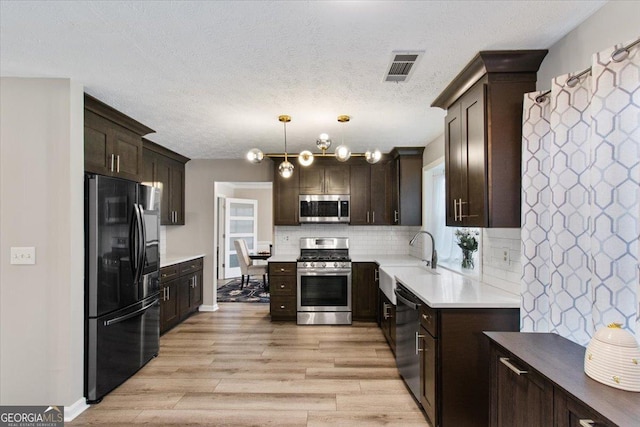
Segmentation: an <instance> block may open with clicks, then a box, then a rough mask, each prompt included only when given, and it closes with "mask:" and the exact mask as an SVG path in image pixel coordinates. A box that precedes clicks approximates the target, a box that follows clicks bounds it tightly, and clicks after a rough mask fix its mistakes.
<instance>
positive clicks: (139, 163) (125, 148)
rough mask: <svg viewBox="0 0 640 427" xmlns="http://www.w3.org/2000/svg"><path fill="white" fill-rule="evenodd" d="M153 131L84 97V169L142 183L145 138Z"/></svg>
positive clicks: (95, 100) (96, 101) (102, 104)
mask: <svg viewBox="0 0 640 427" xmlns="http://www.w3.org/2000/svg"><path fill="white" fill-rule="evenodd" d="M153 132H154V130H153V129H150V128H148V127H147V126H145V125H143V124H142V123H139V122H137V121H136V120H134V119H132V118H131V117H129V116H127V115H125V114H122V113H121V112H119V111H117V110H116V109H114V108H112V107H110V106H108V105H107V104H105V103H103V102H102V101H99V100H98V99H96V98H94V97H92V96H91V95H88V94H86V93H85V94H84V169H85V171H86V172H93V173H97V174H100V175H107V176H115V177H118V178H125V179H130V180H132V181H137V182H140V181H141V180H142V170H143V160H142V156H143V154H142V136H143V135H146V134H148V133H153Z"/></svg>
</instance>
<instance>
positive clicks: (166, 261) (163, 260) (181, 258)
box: [160, 254, 205, 268]
mask: <svg viewBox="0 0 640 427" xmlns="http://www.w3.org/2000/svg"><path fill="white" fill-rule="evenodd" d="M204 256H205V254H194V255H175V254H160V268H162V267H166V266H168V265H173V264H180V263H181V262H187V261H191V260H192V259H196V258H202V257H204Z"/></svg>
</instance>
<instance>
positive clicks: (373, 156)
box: [364, 149, 382, 164]
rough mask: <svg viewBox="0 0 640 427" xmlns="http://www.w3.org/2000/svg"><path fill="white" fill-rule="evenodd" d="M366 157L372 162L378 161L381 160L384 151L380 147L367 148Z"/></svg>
mask: <svg viewBox="0 0 640 427" xmlns="http://www.w3.org/2000/svg"><path fill="white" fill-rule="evenodd" d="M364 158H365V159H366V160H367V162H369V163H371V164H373V163H378V161H380V159H381V158H382V153H381V152H380V150H378V149H375V150H373V151H371V150H367V151H366V152H365V153H364Z"/></svg>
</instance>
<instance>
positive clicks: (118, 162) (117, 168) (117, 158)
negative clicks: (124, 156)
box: [116, 154, 120, 173]
mask: <svg viewBox="0 0 640 427" xmlns="http://www.w3.org/2000/svg"><path fill="white" fill-rule="evenodd" d="M116 172H118V173H120V154H118V155H117V156H116Z"/></svg>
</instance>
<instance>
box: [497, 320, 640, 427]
mask: <svg viewBox="0 0 640 427" xmlns="http://www.w3.org/2000/svg"><path fill="white" fill-rule="evenodd" d="M485 334H486V335H487V336H488V337H489V340H490V343H491V344H490V345H491V389H490V392H491V406H490V413H491V419H490V425H491V426H509V427H511V426H524V427H528V426H531V427H538V426H558V427H589V426H593V427H603V426H620V427H622V426H625V427H626V426H629V427H631V426H633V427H637V426H639V425H640V393H633V392H629V391H624V390H618V389H615V388H612V387H608V386H606V385H604V384H601V383H599V382H597V381H594V380H592V379H591V378H589V377H588V376H587V375H586V374H585V373H584V357H585V348H584V347H582V346H580V345H578V344H576V343H574V342H572V341H569V340H567V339H566V338H563V337H561V336H559V335H556V334H551V333H518V332H485Z"/></svg>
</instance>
